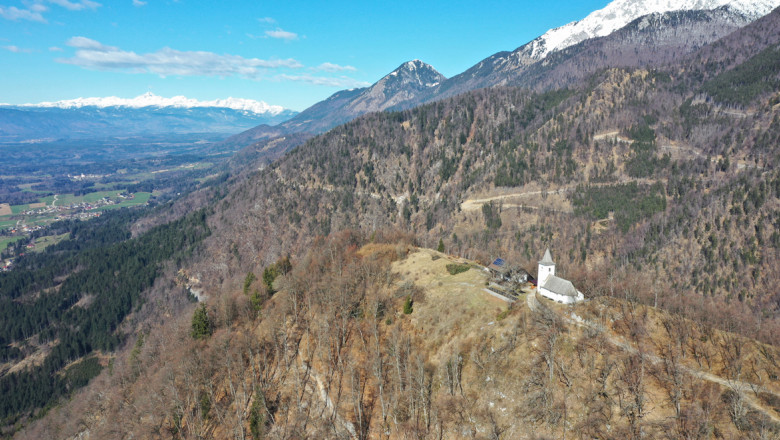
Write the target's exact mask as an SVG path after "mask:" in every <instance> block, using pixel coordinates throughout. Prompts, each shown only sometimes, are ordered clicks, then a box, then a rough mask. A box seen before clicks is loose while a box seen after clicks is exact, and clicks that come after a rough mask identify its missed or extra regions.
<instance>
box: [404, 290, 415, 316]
mask: <svg viewBox="0 0 780 440" xmlns="http://www.w3.org/2000/svg"><path fill="white" fill-rule="evenodd" d="M413 311H414V301H412V296H411V295H409V296H407V297H406V301H404V315H411V314H412V312H413Z"/></svg>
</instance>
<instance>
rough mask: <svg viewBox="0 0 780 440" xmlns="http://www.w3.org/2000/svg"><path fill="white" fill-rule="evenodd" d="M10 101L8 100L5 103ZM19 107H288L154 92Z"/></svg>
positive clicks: (270, 111) (270, 110) (267, 110)
mask: <svg viewBox="0 0 780 440" xmlns="http://www.w3.org/2000/svg"><path fill="white" fill-rule="evenodd" d="M5 105H8V104H5ZM18 107H21V108H25V107H28V108H29V107H40V108H61V109H75V108H82V107H98V108H106V107H127V108H144V107H173V108H207V107H213V108H229V109H232V110H240V111H248V112H252V113H256V114H264V115H271V116H277V115H279V114H281V113H283V112H284V111H285V110H286V109H285V108H284V107H282V106H279V105H269V104H267V103H265V102H263V101H255V100H252V99H243V98H232V97H231V98H227V99H216V100H213V101H198V100H197V99H192V98H187V97H185V96H174V97H172V98H165V97H162V96H157V95H155V94H154V93H152V92H147V93H144V94H143V95H139V96H136V97H135V98H129V99H128V98H118V97H116V96H108V97H104V98H76V99H68V100H64V101H55V102H40V103H38V104H22V105H20V106H18Z"/></svg>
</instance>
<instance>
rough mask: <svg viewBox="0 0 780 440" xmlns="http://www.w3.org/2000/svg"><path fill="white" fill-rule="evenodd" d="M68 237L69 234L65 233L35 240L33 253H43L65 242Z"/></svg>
mask: <svg viewBox="0 0 780 440" xmlns="http://www.w3.org/2000/svg"><path fill="white" fill-rule="evenodd" d="M69 235H70V234H68V233H65V234H61V235H47V236H45V237H39V238H36V239H35V249H33V252H43V250H44V249H46V248H47V247H49V246H51V245H53V244H57V243H59V242H61V241H62V240H65V239H66V238H68V236H69Z"/></svg>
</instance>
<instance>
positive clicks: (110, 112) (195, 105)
mask: <svg viewBox="0 0 780 440" xmlns="http://www.w3.org/2000/svg"><path fill="white" fill-rule="evenodd" d="M296 114H297V113H296V112H294V111H292V110H287V109H285V108H282V107H280V106H278V105H268V104H266V103H265V102H262V101H253V100H250V99H238V98H228V99H218V100H214V101H198V100H196V99H190V98H186V97H184V96H175V97H173V98H164V97H160V96H157V95H155V94H152V93H146V94H143V95H141V96H137V97H135V98H131V99H124V98H117V97H114V96H111V97H107V98H77V99H71V100H66V101H57V102H42V103H39V104H24V105H1V104H0V141H3V142H25V141H30V140H40V139H48V140H60V139H90V138H95V139H97V138H101V139H104V138H111V137H126V136H159V135H166V134H177V135H178V134H191V133H213V134H224V135H231V134H235V133H239V132H242V131H244V130H247V129H249V128H251V127H255V126H257V125H259V124H266V125H276V124H279V123H281V122H284V121H286V120H288V119H289V118H291V117H293V116H295V115H296Z"/></svg>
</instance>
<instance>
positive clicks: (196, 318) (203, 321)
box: [192, 304, 214, 339]
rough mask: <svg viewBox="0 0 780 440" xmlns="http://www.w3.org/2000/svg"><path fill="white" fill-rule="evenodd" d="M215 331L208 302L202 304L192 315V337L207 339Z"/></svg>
mask: <svg viewBox="0 0 780 440" xmlns="http://www.w3.org/2000/svg"><path fill="white" fill-rule="evenodd" d="M213 331H214V329H213V328H212V326H211V320H209V313H208V311H207V310H206V304H201V305H200V307H198V308H197V309H195V313H194V314H193V315H192V337H193V338H195V339H206V338H208V337H209V336H211V333H212V332H213Z"/></svg>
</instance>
